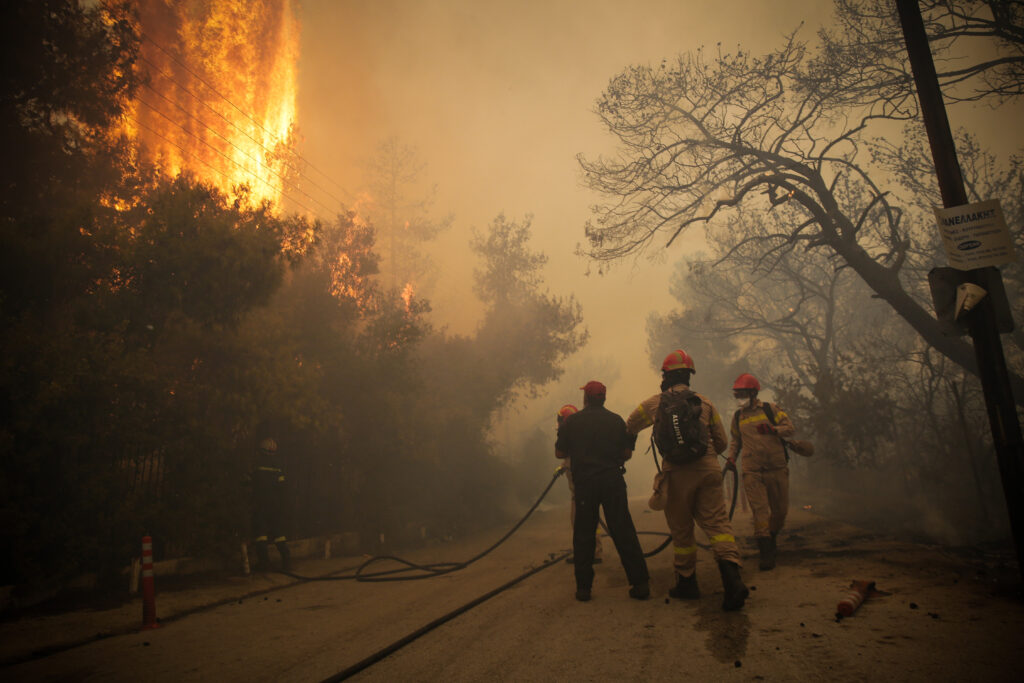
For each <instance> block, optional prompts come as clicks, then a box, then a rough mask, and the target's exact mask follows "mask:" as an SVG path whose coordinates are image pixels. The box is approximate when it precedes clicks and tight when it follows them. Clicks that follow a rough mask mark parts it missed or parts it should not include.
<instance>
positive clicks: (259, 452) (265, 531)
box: [252, 437, 291, 572]
mask: <svg viewBox="0 0 1024 683" xmlns="http://www.w3.org/2000/svg"><path fill="white" fill-rule="evenodd" d="M252 493H253V514H252V530H253V534H254V535H255V538H256V542H255V546H256V571H268V570H269V569H270V553H269V550H268V547H269V545H270V541H271V539H273V542H274V545H276V546H277V551H278V553H280V555H281V569H282V570H283V571H286V572H287V571H291V553H290V552H289V550H288V538H287V537H286V536H285V529H284V527H285V473H284V463H283V457H282V456H281V454H280V453H279V452H278V449H277V442H276V441H274V439H271V438H269V437H268V438H266V439H263V440H262V441H260V445H259V448H257V449H256V463H255V466H254V467H253V471H252Z"/></svg>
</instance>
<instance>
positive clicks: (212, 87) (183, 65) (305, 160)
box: [139, 31, 351, 204]
mask: <svg viewBox="0 0 1024 683" xmlns="http://www.w3.org/2000/svg"><path fill="white" fill-rule="evenodd" d="M139 34H140V36H141V37H142V39H143V40H148V41H149V42H150V43H152V44H153V46H154V47H156V48H157V49H158V50H160V51H161V52H163V53H164V54H165V55H167V56H168V57H170V58H171V59H172V60H173V61H174V62H175V63H177V64H178V65H180V66H181V68H183V69H185V71H187V72H189V73H190V74H192V75H193V76H195V78H196V80H198V81H199V82H200V83H202V84H203V85H205V86H206V87H207V88H209V89H210V90H211V91H212V92H214V93H215V94H216V95H217V96H218V97H220V98H221V99H223V100H224V101H225V102H227V103H228V104H229V105H231V106H232V107H233V108H234V109H235V110H237V111H238V113H240V114H241V115H242V116H244V117H245V118H247V119H248V120H249V121H251V122H252V123H253V124H254V125H255V126H256V127H258V128H259V129H260V130H262V131H263V132H264V133H266V134H267V135H269V136H270V137H272V138H274V137H276V136H275V135H274V134H273V133H271V132H270V131H268V130H267V129H266V128H264V127H263V125H262V124H261V123H260V122H259V121H257V120H256V119H254V118H253V117H252V116H251V115H249V114H248V113H247V112H246V111H245V110H243V109H242V108H241V107H239V106H238V105H237V104H235V103H234V102H232V101H231V99H230V98H228V97H227V96H226V95H224V94H223V93H221V92H220V91H219V90H217V88H215V87H214V86H212V85H210V84H209V83H208V82H207V81H206V79H204V78H203V77H202V76H200V75H199V74H197V73H196V72H195V71H193V70H192V69H191V68H190V67H189V66H188V65H187V64H185V63H184V62H182V61H181V60H180V59H178V58H177V57H175V56H174V55H173V54H172V53H171V52H170V51H169V50H167V49H166V48H164V47H163V46H162V45H160V43H158V42H156V41H155V40H153V39H152V38H151V37H149V36H148V35H147V34H146V33H145V32H143V31H140V32H139ZM143 59H145V58H144V57H143ZM146 61H147V62H149V60H146ZM149 63H150V64H152V62H149ZM171 80H172V81H173V79H171ZM178 85H179V86H181V84H180V83H179V84H178ZM182 87H183V86H182ZM186 91H187V90H186ZM189 94H191V95H192V96H193V97H196V95H194V94H193V93H191V92H189ZM196 99H199V98H198V97H196ZM200 101H201V100H200ZM253 142H255V140H254V141H253ZM257 144H259V143H257ZM264 149H266V148H264ZM268 151H269V150H268ZM295 156H297V157H298V158H299V159H302V161H304V162H305V163H306V164H307V165H308V166H309V167H310V168H311V169H313V170H314V171H316V172H317V173H319V174H320V175H322V176H323V177H324V178H326V179H327V180H328V181H329V182H330V183H331V184H332V185H334V186H335V187H337V188H338V189H339V190H341V191H342V192H343V193H345V194H346V195H349V197H350V198H351V194H350V193H349V192H348V191H347V190H346V189H345V188H344V187H342V186H341V185H340V184H339V183H338V182H336V181H335V180H333V179H332V178H331V177H330V176H329V175H327V174H326V173H324V172H323V171H321V170H320V169H319V168H317V167H316V166H314V165H313V164H312V162H310V161H309V160H308V159H306V158H305V157H303V156H302V155H300V154H296V155H295ZM307 179H308V178H307ZM310 182H312V180H310ZM320 189H321V190H322V191H323V192H325V193H327V194H330V193H328V192H327V190H324V189H323V188H320ZM331 198H332V199H334V200H335V201H337V202H338V203H339V204H341V203H342V202H341V200H339V199H338V198H337V197H333V196H332V197H331Z"/></svg>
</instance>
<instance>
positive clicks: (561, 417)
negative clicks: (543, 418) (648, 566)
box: [555, 403, 602, 564]
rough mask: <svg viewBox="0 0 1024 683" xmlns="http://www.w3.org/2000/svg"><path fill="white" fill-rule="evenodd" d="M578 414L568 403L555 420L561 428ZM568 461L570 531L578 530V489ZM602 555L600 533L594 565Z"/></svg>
mask: <svg viewBox="0 0 1024 683" xmlns="http://www.w3.org/2000/svg"><path fill="white" fill-rule="evenodd" d="M578 412H579V408H577V407H576V406H574V405H572V404H571V403H566V404H565V405H564V406H562V407H561V408H559V409H558V415H557V416H556V418H555V420H556V422H557V425H558V426H559V427H561V426H562V423H563V422H565V418H567V417H569V416H570V415H572V414H573V413H578ZM568 460H569V459H568V458H566V459H565V461H564V462H563V464H562V467H563V468H564V470H565V478H566V479H567V480H568V481H569V495H570V501H569V528H570V529H575V528H576V487H575V486H573V484H572V468H571V467H570V463H569V461H568ZM601 553H602V549H601V534H600V533H598V534H597V535H596V536H594V564H601ZM565 561H566V562H568V563H569V564H572V563H573V558H572V557H571V556H570V557H567V558H566V559H565Z"/></svg>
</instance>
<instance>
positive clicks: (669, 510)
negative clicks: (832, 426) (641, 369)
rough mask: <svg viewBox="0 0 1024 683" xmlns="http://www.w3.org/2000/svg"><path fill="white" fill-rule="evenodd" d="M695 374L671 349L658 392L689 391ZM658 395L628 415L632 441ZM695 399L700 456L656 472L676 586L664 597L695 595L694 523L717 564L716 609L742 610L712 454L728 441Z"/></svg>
mask: <svg viewBox="0 0 1024 683" xmlns="http://www.w3.org/2000/svg"><path fill="white" fill-rule="evenodd" d="M695 372H696V370H695V369H694V363H693V359H692V358H690V356H689V354H687V353H686V351H683V350H682V349H677V350H675V351H673V352H672V353H670V354H668V356H666V357H665V360H664V362H662V364H661V377H662V379H661V390H662V392H668V391H672V392H681V391H686V390H689V388H690V376H691V375H693V374H694V373H695ZM661 396H662V394H661V393H657V394H655V395H654V396H651V397H650V398H648V399H645V400H644V401H643V402H642V403H640V405H639V406H637V408H636V409H635V410H634V411H633V412H632V413H631V414H630V415H629V418H628V419H627V420H626V428H627V429H628V430H629V432H630V434H632V435H633V438H634V439H635V438H636V435H637V434H639V433H640V432H641V431H643V430H644V429H646V428H647V427H650V426H652V425H654V424H655V418H656V417H657V416H658V414H659V411H658V407H659V405H660V403H661ZM697 397H699V399H700V418H699V419H700V423H701V424H702V425H703V426H704V429H705V430H707V433H706V437H707V439H706V441H707V444H708V445H707V450H706V452H705V453H704V454H703V455H700V456H699V457H698V458H697V459H696V460H694V461H692V462H689V463H686V464H678V463H672V462H669V461H668V460H666V459H664V458H663V460H662V471H664V472H665V473H666V474H667V480H668V501H667V503H666V506H665V520H666V521H667V522H668V528H669V531H670V532H671V534H672V545H673V550H674V561H673V565H674V569H675V575H676V585H675V586H673V587H672V588H671V589H669V595H670V596H671V597H673V598H676V599H680V600H695V599H697V598H699V597H700V588H699V587H698V585H697V573H696V570H697V541H696V539H695V537H694V522H696V523H697V524H698V525H699V526H700V528H701V529H702V530H703V531H704V533H706V534H707V536H708V539H709V540H710V542H711V551H712V553H713V554H714V556H715V559H716V560H717V562H718V571H719V574H720V575H721V578H722V587H723V588H724V591H725V597H724V598H723V600H722V609H724V610H726V611H733V610H738V609H740V608H742V607H743V603H744V602H745V601H746V599H747V596H748V595H749V594H750V590H749V589H748V588H747V587H746V585H744V583H743V579H742V577H741V576H740V566H741V562H740V552H739V548H738V547H737V545H736V537H735V536H733V533H732V524H731V522H730V521H729V515H728V513H727V512H726V508H725V498H724V497H723V495H722V473H721V471H720V470H719V469H718V460H717V454H720V453H722V452H723V451H725V449H726V446H727V444H728V442H727V440H726V436H725V427H724V426H723V425H722V420H721V418H720V417H719V416H718V411H717V410H716V409H715V406H714V405H713V404H712V403H711V401H709V400H708V399H707V398H706V397H704V396H702V395H700V394H697ZM655 429H657V426H655ZM662 455H663V456H664V454H662Z"/></svg>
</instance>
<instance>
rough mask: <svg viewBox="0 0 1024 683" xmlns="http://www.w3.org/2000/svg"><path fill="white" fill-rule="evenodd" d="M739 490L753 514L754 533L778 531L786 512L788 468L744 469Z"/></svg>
mask: <svg viewBox="0 0 1024 683" xmlns="http://www.w3.org/2000/svg"><path fill="white" fill-rule="evenodd" d="M743 490H744V491H745V492H746V494H747V501H749V502H750V510H751V512H752V513H753V515H754V536H769V535H771V534H776V533H778V532H779V531H781V530H782V526H783V525H784V524H785V523H786V513H787V512H788V511H789V468H788V467H783V468H781V469H775V470H751V471H746V470H744V472H743Z"/></svg>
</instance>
